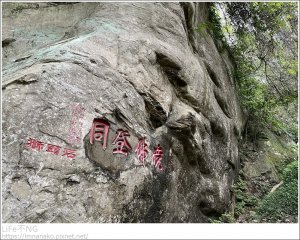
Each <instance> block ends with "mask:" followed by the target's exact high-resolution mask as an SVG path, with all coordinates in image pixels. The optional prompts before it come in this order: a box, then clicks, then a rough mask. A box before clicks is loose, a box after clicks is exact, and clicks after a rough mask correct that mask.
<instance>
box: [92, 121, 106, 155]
mask: <svg viewBox="0 0 300 240" xmlns="http://www.w3.org/2000/svg"><path fill="white" fill-rule="evenodd" d="M109 126H110V124H109V123H108V122H106V121H105V120H103V119H94V121H93V125H92V128H91V131H90V143H91V144H93V143H94V140H95V141H99V142H102V146H103V149H104V150H105V149H106V147H107V137H108V129H109Z"/></svg>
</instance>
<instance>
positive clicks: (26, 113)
mask: <svg viewBox="0 0 300 240" xmlns="http://www.w3.org/2000/svg"><path fill="white" fill-rule="evenodd" d="M207 17H208V6H207V4H206V3H197V4H196V3H185V4H179V3H74V4H67V5H65V4H49V3H27V4H25V3H4V4H3V30H2V31H3V32H2V34H3V41H2V50H3V82H2V89H3V91H2V93H3V133H2V139H3V159H2V161H3V162H2V163H3V165H2V168H3V187H2V196H3V198H2V200H3V205H2V206H3V216H2V219H3V221H4V222H27V223H31V222H43V223H44V222H51V223H52V222H72V223H73V222H74V223H75V222H96V223H97V222H207V221H208V219H209V218H216V217H218V216H219V215H220V214H222V213H223V212H225V211H226V210H228V209H229V207H230V204H231V191H230V188H231V185H232V182H233V180H234V178H235V175H236V173H237V170H238V166H239V160H238V138H239V136H240V133H241V130H242V127H243V120H242V114H241V111H240V108H239V104H238V101H237V97H236V92H235V83H234V79H233V77H232V71H233V67H232V65H231V63H230V59H229V57H228V56H227V54H226V52H223V53H219V51H218V49H217V47H216V45H215V43H214V40H213V39H212V37H211V36H210V35H209V34H205V35H200V34H199V33H197V32H195V30H194V29H195V28H196V27H197V26H198V25H199V24H200V23H201V22H204V21H206V20H207ZM75 104H80V106H81V107H82V108H84V117H83V119H82V125H81V133H82V137H81V139H80V144H78V145H76V146H72V144H71V143H70V142H69V140H68V129H69V127H70V122H71V119H72V106H74V105H75ZM96 118H105V119H106V120H107V121H108V122H109V123H110V130H109V139H108V146H107V149H106V150H105V151H103V149H102V145H101V144H100V143H95V144H93V145H92V144H91V143H90V141H89V131H90V128H91V126H92V122H93V120H94V119H96ZM119 128H122V129H126V130H128V132H129V134H130V138H128V140H129V143H130V145H131V147H132V148H133V149H132V151H131V152H130V154H128V156H127V157H126V156H123V155H121V154H113V153H112V151H113V148H114V147H115V146H113V145H112V141H113V139H114V137H115V133H116V131H117V130H118V129H119ZM30 137H31V138H35V139H37V140H39V141H42V142H44V143H51V144H55V145H59V146H61V147H62V148H70V149H76V158H75V159H69V158H67V157H66V156H61V155H55V154H51V153H49V152H47V151H46V150H41V151H37V150H32V149H28V148H27V147H26V144H27V141H28V139H29V138H30ZM141 137H146V141H147V143H148V144H149V149H148V151H149V155H148V157H147V162H146V164H145V166H143V164H141V163H140V162H139V161H138V159H137V156H136V154H135V152H134V147H135V146H136V144H137V142H138V140H139V139H140V138H141ZM157 144H160V145H161V147H162V148H163V151H164V159H163V161H162V163H163V166H164V168H165V169H164V171H162V172H160V171H159V170H157V169H155V168H154V166H153V164H152V160H151V157H152V154H153V149H154V147H155V146H157ZM170 152H171V153H172V154H171V153H170ZM169 155H172V161H171V160H170V157H169Z"/></svg>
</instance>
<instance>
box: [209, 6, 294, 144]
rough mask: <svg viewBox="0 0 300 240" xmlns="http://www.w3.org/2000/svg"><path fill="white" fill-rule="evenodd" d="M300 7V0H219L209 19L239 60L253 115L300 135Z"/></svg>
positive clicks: (242, 89)
mask: <svg viewBox="0 0 300 240" xmlns="http://www.w3.org/2000/svg"><path fill="white" fill-rule="evenodd" d="M297 15H298V9H297V3H294V2H281V3H280V2H274V3H273V2H272V3H271V2H267V3H266V2H252V3H250V2H242V3H241V2H238V3H236V2H227V3H214V4H213V6H212V7H211V10H210V14H209V16H210V17H209V19H210V22H211V23H213V24H214V25H215V27H214V28H212V29H213V34H214V38H217V39H219V40H221V41H222V42H223V46H226V47H227V49H228V50H229V52H230V54H231V56H232V58H233V60H234V62H235V65H236V66H235V78H236V80H237V87H238V90H239V95H240V99H241V103H242V105H243V107H245V108H246V109H248V111H249V115H250V118H252V119H253V120H254V121H257V122H258V123H260V124H263V125H264V126H267V127H268V128H271V129H272V130H274V131H275V132H277V133H279V134H287V135H289V136H291V137H292V138H294V139H297V131H296V127H295V124H292V125H293V126H291V121H289V120H286V119H287V118H292V121H293V122H294V123H296V116H297V110H294V111H292V112H290V114H289V116H286V115H284V113H283V112H282V111H281V113H280V114H278V108H281V107H286V108H288V107H289V106H290V105H295V104H297V99H298V95H297V79H298V54H297V53H298V51H297V49H298V19H297Z"/></svg>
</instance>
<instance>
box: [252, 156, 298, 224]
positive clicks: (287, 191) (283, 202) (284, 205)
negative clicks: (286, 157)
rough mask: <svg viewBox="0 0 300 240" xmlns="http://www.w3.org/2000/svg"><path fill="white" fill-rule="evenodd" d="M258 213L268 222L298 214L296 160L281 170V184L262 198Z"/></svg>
mask: <svg viewBox="0 0 300 240" xmlns="http://www.w3.org/2000/svg"><path fill="white" fill-rule="evenodd" d="M258 215H259V217H260V218H264V219H267V221H270V222H274V221H277V220H283V219H284V218H287V217H289V216H297V215H298V161H294V162H292V163H291V164H289V165H287V167H286V168H285V169H284V170H283V184H282V185H281V186H280V187H279V188H278V189H277V190H276V191H275V192H273V193H270V194H269V195H267V196H266V197H265V198H264V199H263V200H262V202H261V203H260V205H259V208H258Z"/></svg>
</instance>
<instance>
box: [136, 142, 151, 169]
mask: <svg viewBox="0 0 300 240" xmlns="http://www.w3.org/2000/svg"><path fill="white" fill-rule="evenodd" d="M147 147H148V145H147V143H146V142H145V138H142V139H140V140H139V142H138V144H137V146H136V148H135V150H134V152H135V153H136V154H137V156H138V160H139V161H140V162H141V163H142V164H143V165H145V159H146V157H147V156H148V150H147V149H146V148H147Z"/></svg>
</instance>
